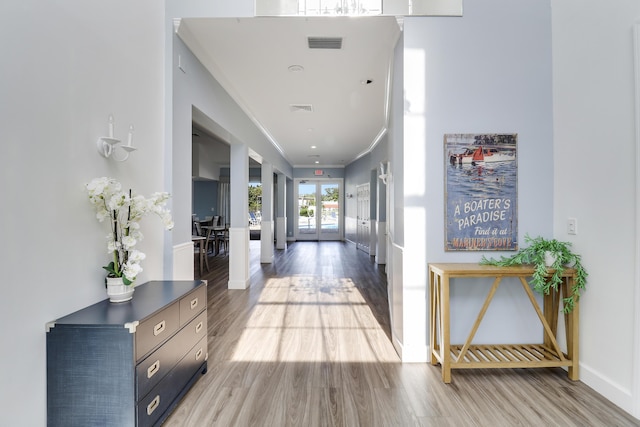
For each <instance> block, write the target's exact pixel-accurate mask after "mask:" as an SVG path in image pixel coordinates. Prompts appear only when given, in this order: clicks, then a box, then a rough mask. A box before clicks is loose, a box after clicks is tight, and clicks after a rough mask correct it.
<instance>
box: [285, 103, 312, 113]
mask: <svg viewBox="0 0 640 427" xmlns="http://www.w3.org/2000/svg"><path fill="white" fill-rule="evenodd" d="M289 111H291V112H292V113H296V112H299V111H301V112H306V113H311V112H312V111H313V106H312V105H311V104H291V105H289Z"/></svg>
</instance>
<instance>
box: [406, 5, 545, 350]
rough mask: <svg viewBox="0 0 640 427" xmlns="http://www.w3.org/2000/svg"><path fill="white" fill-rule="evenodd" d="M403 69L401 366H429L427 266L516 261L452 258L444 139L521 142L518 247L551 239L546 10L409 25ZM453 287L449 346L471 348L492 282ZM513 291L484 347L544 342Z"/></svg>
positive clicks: (495, 307)
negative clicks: (493, 136)
mask: <svg viewBox="0 0 640 427" xmlns="http://www.w3.org/2000/svg"><path fill="white" fill-rule="evenodd" d="M403 63H404V85H403V88H404V93H405V112H404V135H403V138H404V142H403V147H404V156H403V161H402V162H398V161H397V160H396V159H394V166H395V168H396V172H395V173H394V188H395V191H396V193H397V191H398V188H399V187H397V186H396V184H397V182H396V181H397V177H399V176H400V172H399V171H397V168H398V165H400V166H401V167H402V168H403V171H402V173H403V175H404V176H403V178H404V185H403V201H404V209H403V211H402V212H401V213H399V212H397V209H396V210H395V211H394V212H395V213H396V214H399V215H401V216H402V218H403V219H404V229H405V233H404V245H401V246H402V249H403V261H402V265H403V267H402V268H403V272H402V277H403V279H402V281H403V283H402V300H403V301H404V303H403V313H402V316H403V320H402V321H403V324H404V328H403V330H402V334H401V335H402V336H403V341H402V347H403V360H413V361H415V360H426V348H427V342H426V341H427V330H426V325H427V324H428V319H427V308H426V299H427V296H426V283H427V264H428V263H429V262H476V261H479V260H480V258H481V256H482V255H483V254H486V255H488V256H499V255H502V254H510V253H496V252H445V251H444V223H445V221H444V208H443V206H444V173H445V172H444V165H445V159H444V153H443V136H444V134H446V133H485V132H487V133H517V134H518V156H519V159H518V235H519V241H520V245H523V244H524V241H523V240H524V239H523V237H524V234H525V233H529V234H531V235H534V236H535V235H544V236H547V237H550V236H551V235H552V227H553V215H552V212H553V211H552V208H553V205H552V203H553V195H552V191H553V173H552V171H553V159H552V155H553V145H552V143H553V142H552V88H551V10H550V7H549V3H548V2H541V1H539V0H526V1H520V2H512V1H509V0H482V1H476V2H467V3H466V4H465V11H464V17H462V18H417V17H416V18H405V20H404V60H403ZM541 171H545V172H544V173H541ZM401 188H402V187H401ZM396 198H397V194H396ZM396 222H397V221H396ZM394 238H395V239H397V236H395V235H394ZM396 242H397V240H396ZM394 268H395V266H394ZM394 277H395V275H394ZM456 283H457V282H456ZM456 283H454V285H453V287H452V308H451V309H452V318H453V319H455V322H454V323H453V324H452V329H451V333H452V340H454V341H455V342H464V340H465V339H466V337H467V334H468V332H469V330H470V329H471V326H472V324H473V321H474V320H475V317H476V314H477V313H478V311H479V310H480V307H481V306H482V303H483V301H484V298H485V295H486V293H487V291H488V288H489V287H490V284H491V283H490V282H487V281H476V282H475V283H473V284H469V282H468V281H467V282H466V283H461V284H460V286H456ZM514 284H515V286H509V285H508V284H507V283H503V285H502V286H501V288H500V289H499V290H498V293H497V294H496V297H495V299H494V301H493V303H492V306H491V308H490V310H489V312H487V315H486V316H485V319H484V322H483V325H482V327H481V328H480V330H479V331H478V333H477V335H476V337H477V340H478V342H485V343H486V342H536V341H539V340H540V339H541V337H542V328H541V327H540V326H539V322H538V321H537V317H536V314H535V312H534V311H533V309H532V308H529V302H528V299H527V297H526V295H525V294H524V293H523V292H522V290H521V288H520V285H519V283H514ZM395 285H397V284H395ZM505 319H510V321H509V322H505V321H504V320H505ZM394 327H395V325H394Z"/></svg>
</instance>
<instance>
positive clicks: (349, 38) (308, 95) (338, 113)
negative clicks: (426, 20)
mask: <svg viewBox="0 0 640 427" xmlns="http://www.w3.org/2000/svg"><path fill="white" fill-rule="evenodd" d="M178 35H179V36H180V38H181V39H182V40H183V41H184V42H185V44H186V45H187V46H188V47H189V48H190V49H191V51H192V52H193V53H194V55H195V56H196V57H197V58H198V59H199V60H200V62H202V63H203V64H204V66H205V67H206V68H207V69H208V70H209V72H210V73H211V74H212V75H213V77H215V79H216V80H217V81H218V82H219V83H220V84H221V85H222V86H223V87H224V88H225V90H227V92H229V94H230V95H231V96H232V97H233V98H234V99H235V101H236V102H237V103H238V104H239V105H240V107H241V108H243V110H244V111H245V112H246V113H247V114H248V115H249V117H252V118H253V120H254V121H255V122H256V124H257V125H258V126H259V127H261V128H262V129H263V131H264V132H265V134H266V135H267V137H268V138H269V139H271V141H272V142H273V143H274V144H275V145H276V146H277V147H279V149H280V150H281V151H282V153H283V155H284V157H285V158H286V159H287V160H288V161H289V163H291V164H292V165H293V166H294V167H303V166H322V167H330V166H334V167H336V166H345V165H347V164H349V163H350V162H352V161H353V160H355V159H357V158H358V157H359V156H361V155H362V154H365V153H366V152H368V151H369V150H370V149H371V148H372V147H373V145H375V143H377V139H378V138H379V136H380V135H381V134H383V133H384V132H385V131H386V127H387V105H388V101H387V98H388V91H389V82H390V72H391V71H390V70H391V63H392V59H393V50H394V46H395V44H396V42H397V40H398V36H399V35H400V27H399V25H398V21H397V20H396V18H394V17H366V18H354V17H313V18H311V17H287V18H185V19H182V20H181V22H180V26H179V29H178ZM307 37H341V38H342V39H343V42H342V48H341V49H310V48H309V47H308V43H307ZM290 66H300V67H302V68H303V70H301V71H290V70H289V67H290ZM367 80H370V81H371V82H370V83H367ZM293 105H297V106H311V107H310V108H311V109H312V111H304V110H301V109H300V108H294V107H292V106H293ZM312 146H315V147H316V148H311V147H312ZM315 161H318V162H319V163H318V164H316V163H315Z"/></svg>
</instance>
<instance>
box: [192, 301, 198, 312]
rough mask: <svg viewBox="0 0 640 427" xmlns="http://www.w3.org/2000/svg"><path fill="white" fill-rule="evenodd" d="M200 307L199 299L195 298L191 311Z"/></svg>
mask: <svg viewBox="0 0 640 427" xmlns="http://www.w3.org/2000/svg"><path fill="white" fill-rule="evenodd" d="M197 306H198V298H194V299H192V300H191V310H193V309H194V308H196V307H197Z"/></svg>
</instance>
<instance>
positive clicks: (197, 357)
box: [196, 349, 204, 360]
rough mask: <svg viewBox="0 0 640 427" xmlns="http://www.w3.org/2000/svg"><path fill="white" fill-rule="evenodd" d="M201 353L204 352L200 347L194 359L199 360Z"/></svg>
mask: <svg viewBox="0 0 640 427" xmlns="http://www.w3.org/2000/svg"><path fill="white" fill-rule="evenodd" d="M202 353H204V352H203V351H202V349H200V350H198V352H197V353H196V360H200V358H201V357H202Z"/></svg>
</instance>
